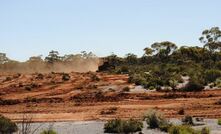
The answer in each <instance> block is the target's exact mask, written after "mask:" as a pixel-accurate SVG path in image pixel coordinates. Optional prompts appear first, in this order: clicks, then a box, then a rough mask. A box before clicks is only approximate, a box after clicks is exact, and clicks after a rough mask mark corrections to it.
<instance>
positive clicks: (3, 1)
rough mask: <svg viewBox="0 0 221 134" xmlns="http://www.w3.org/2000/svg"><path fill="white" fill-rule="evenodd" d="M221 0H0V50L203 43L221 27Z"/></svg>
mask: <svg viewBox="0 0 221 134" xmlns="http://www.w3.org/2000/svg"><path fill="white" fill-rule="evenodd" d="M220 7H221V0H182V1H181V0H0V48H1V49H0V51H1V52H5V53H7V54H8V56H9V57H10V58H13V59H17V60H22V61H23V60H26V59H28V57H30V56H31V55H40V54H43V55H44V56H45V55H46V54H47V53H48V51H50V50H52V49H53V50H58V51H59V52H60V53H61V54H65V53H68V54H70V53H77V52H80V51H83V50H86V51H92V52H94V53H95V54H96V55H98V56H106V55H109V54H111V52H114V53H116V54H119V55H121V56H123V55H125V54H126V53H129V52H132V53H135V54H137V55H142V54H143V51H142V50H143V48H145V47H147V46H150V45H151V43H153V42H156V41H165V40H169V41H172V42H174V43H176V44H177V45H179V46H180V45H202V44H200V42H199V41H198V38H199V36H200V34H201V32H202V30H203V29H205V28H210V27H212V26H219V27H221V15H220V13H221V8H220Z"/></svg>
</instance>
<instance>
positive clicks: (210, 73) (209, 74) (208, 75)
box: [205, 69, 221, 83]
mask: <svg viewBox="0 0 221 134" xmlns="http://www.w3.org/2000/svg"><path fill="white" fill-rule="evenodd" d="M219 77H221V71H219V70H215V69H210V70H206V72H205V80H206V82H207V83H210V82H214V81H215V80H216V79H217V78H219Z"/></svg>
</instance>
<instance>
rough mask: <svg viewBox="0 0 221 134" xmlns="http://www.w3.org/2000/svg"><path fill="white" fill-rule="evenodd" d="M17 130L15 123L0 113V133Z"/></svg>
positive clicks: (8, 133) (7, 133) (5, 133)
mask: <svg viewBox="0 0 221 134" xmlns="http://www.w3.org/2000/svg"><path fill="white" fill-rule="evenodd" d="M17 130H18V127H17V125H16V124H15V123H14V122H12V121H11V120H10V119H8V118H6V117H4V116H2V115H0V134H11V133H14V132H16V131H17Z"/></svg>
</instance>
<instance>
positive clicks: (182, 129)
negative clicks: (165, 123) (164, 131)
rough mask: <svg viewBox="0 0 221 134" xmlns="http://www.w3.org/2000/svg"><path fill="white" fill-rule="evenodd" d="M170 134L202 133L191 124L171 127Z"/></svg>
mask: <svg viewBox="0 0 221 134" xmlns="http://www.w3.org/2000/svg"><path fill="white" fill-rule="evenodd" d="M169 134H200V133H199V132H198V131H196V130H194V129H193V128H191V127H190V126H186V125H181V126H172V127H170V129H169Z"/></svg>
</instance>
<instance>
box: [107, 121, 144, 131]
mask: <svg viewBox="0 0 221 134" xmlns="http://www.w3.org/2000/svg"><path fill="white" fill-rule="evenodd" d="M142 128H143V123H142V122H141V121H139V120H134V119H130V120H121V119H115V120H110V121H108V122H107V123H106V124H105V125H104V132H105V133H125V134H129V133H133V132H139V131H142Z"/></svg>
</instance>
